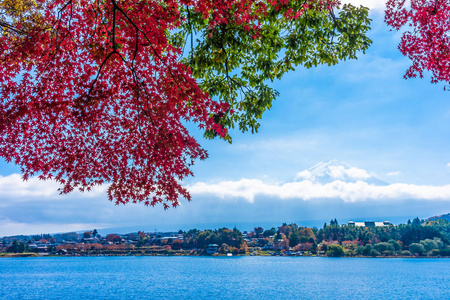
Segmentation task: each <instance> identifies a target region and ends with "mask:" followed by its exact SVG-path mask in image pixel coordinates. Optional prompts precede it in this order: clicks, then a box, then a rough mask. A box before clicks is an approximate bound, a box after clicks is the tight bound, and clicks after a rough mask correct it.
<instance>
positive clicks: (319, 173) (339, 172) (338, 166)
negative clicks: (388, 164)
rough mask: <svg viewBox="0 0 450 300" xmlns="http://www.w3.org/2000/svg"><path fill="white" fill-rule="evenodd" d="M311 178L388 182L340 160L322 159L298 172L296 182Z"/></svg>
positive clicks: (331, 180)
mask: <svg viewBox="0 0 450 300" xmlns="http://www.w3.org/2000/svg"><path fill="white" fill-rule="evenodd" d="M305 180H309V181H311V182H313V183H320V184H327V183H331V182H334V181H342V182H346V183H352V182H358V181H363V182H366V183H368V184H371V185H377V186H383V185H388V183H386V182H384V181H382V180H381V179H379V178H378V177H377V176H376V175H374V174H371V173H369V172H367V171H366V170H363V169H358V168H355V167H352V166H350V165H348V164H346V163H345V162H342V161H338V160H335V159H333V160H329V161H322V162H320V163H318V164H316V165H315V166H313V167H311V168H309V169H308V170H304V171H302V172H299V173H297V175H296V176H295V178H294V181H295V182H300V181H305Z"/></svg>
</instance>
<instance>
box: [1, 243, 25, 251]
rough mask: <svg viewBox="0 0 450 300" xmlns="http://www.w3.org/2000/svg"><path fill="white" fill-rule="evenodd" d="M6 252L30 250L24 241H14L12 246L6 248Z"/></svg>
mask: <svg viewBox="0 0 450 300" xmlns="http://www.w3.org/2000/svg"><path fill="white" fill-rule="evenodd" d="M6 252H9V253H24V252H28V246H27V245H26V244H25V243H23V242H18V241H14V242H13V243H12V246H10V247H8V248H7V249H6Z"/></svg>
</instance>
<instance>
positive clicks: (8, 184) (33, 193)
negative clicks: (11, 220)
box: [0, 174, 107, 201]
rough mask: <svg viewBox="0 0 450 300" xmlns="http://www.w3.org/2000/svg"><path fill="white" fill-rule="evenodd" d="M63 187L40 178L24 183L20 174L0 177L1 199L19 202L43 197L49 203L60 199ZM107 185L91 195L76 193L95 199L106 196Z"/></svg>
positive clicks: (95, 189) (31, 178)
mask: <svg viewBox="0 0 450 300" xmlns="http://www.w3.org/2000/svg"><path fill="white" fill-rule="evenodd" d="M60 187H61V185H60V184H58V183H57V182H56V181H53V180H46V181H43V180H39V179H38V177H36V176H33V177H30V178H29V179H28V180H27V181H24V180H23V179H22V177H21V175H19V174H11V175H8V176H0V197H13V198H17V200H20V199H25V198H27V197H41V199H43V200H46V201H49V200H55V199H59V198H60V195H59V192H58V188H60ZM106 189H107V185H104V186H97V187H94V188H93V189H92V191H91V192H89V193H83V194H81V193H79V192H75V193H74V194H77V195H78V196H81V195H82V196H81V197H95V196H98V195H99V194H104V193H105V191H106Z"/></svg>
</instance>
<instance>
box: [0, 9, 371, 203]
mask: <svg viewBox="0 0 450 300" xmlns="http://www.w3.org/2000/svg"><path fill="white" fill-rule="evenodd" d="M336 5H338V1H335V0H307V1H297V2H290V1H288V0H265V1H256V0H229V1H223V0H208V1H206V0H164V1H159V0H36V1H31V0H18V1H10V0H0V10H1V14H0V29H1V33H2V35H1V36H0V84H1V86H0V89H1V100H0V156H2V157H4V158H5V159H6V160H7V161H8V162H10V161H12V162H14V163H16V164H18V165H20V166H21V167H22V172H23V177H24V179H25V180H26V179H27V178H29V177H30V176H33V175H39V178H40V179H44V180H45V179H53V180H56V181H57V182H59V183H61V184H62V185H63V187H62V188H61V193H64V194H65V193H69V192H71V191H72V190H74V189H79V190H81V191H85V190H90V189H91V188H92V187H93V186H95V185H102V184H109V188H108V197H109V199H110V200H112V201H115V202H116V204H119V203H127V202H134V203H136V202H142V203H144V204H146V205H155V204H157V203H162V204H163V206H164V208H168V207H169V205H172V206H174V207H175V206H177V205H178V204H179V202H178V199H179V198H180V196H181V197H184V198H187V199H188V200H189V199H190V195H189V193H188V192H187V190H186V189H185V188H183V187H182V186H181V184H180V181H181V180H182V179H183V178H185V177H186V176H189V175H191V174H192V173H191V170H190V166H191V165H192V164H193V162H194V161H195V160H196V159H205V158H206V157H207V153H206V151H205V150H204V149H202V148H201V147H200V145H199V144H198V143H197V141H196V140H195V139H194V138H193V137H192V136H191V135H190V134H189V132H188V130H187V129H186V127H185V126H184V125H185V124H186V122H193V123H196V124H198V126H199V127H200V128H202V129H204V130H206V131H209V133H211V132H212V133H213V135H219V136H220V137H222V138H225V137H226V136H227V130H226V128H225V126H230V125H229V124H225V125H221V124H222V123H221V122H220V117H221V116H224V115H227V116H230V115H232V114H233V111H232V109H231V107H230V104H228V103H226V102H227V101H228V100H227V99H225V98H223V99H222V100H223V101H224V102H221V101H214V100H212V99H211V97H210V96H209V95H208V94H207V93H206V92H205V91H204V90H202V89H201V88H200V87H199V84H198V82H197V81H196V80H195V79H194V77H193V75H192V74H193V73H192V70H191V69H189V68H188V67H187V66H186V64H183V63H181V62H180V60H181V59H182V57H183V51H182V47H180V46H179V45H180V43H177V42H175V41H174V40H171V38H172V37H170V36H171V34H172V33H177V31H178V32H180V28H181V27H182V24H186V22H189V23H190V22H191V21H192V20H190V19H189V20H186V15H189V14H190V13H191V14H192V12H195V13H196V17H195V18H196V19H193V21H196V22H197V24H200V23H201V24H203V25H204V24H206V26H207V28H208V30H209V34H210V36H211V37H212V36H213V33H214V30H215V28H219V27H220V28H222V30H224V26H222V25H224V24H227V23H231V24H232V26H230V27H232V28H238V27H239V28H241V29H243V30H244V31H242V30H240V34H242V32H245V33H248V36H249V37H250V39H249V40H253V39H255V40H256V39H258V38H259V37H260V35H259V32H260V31H259V26H260V24H259V21H258V20H259V18H260V17H261V16H267V15H268V14H267V11H270V12H271V15H270V17H271V18H273V19H274V23H277V24H278V23H280V22H278V21H279V19H282V18H285V19H287V20H288V22H285V23H286V26H291V25H292V22H290V20H294V19H297V18H299V16H300V15H301V14H303V13H305V18H304V20H303V21H302V22H304V24H307V22H310V23H311V24H307V25H308V26H310V27H311V28H313V29H311V30H315V31H313V32H316V33H317V34H315V35H314V37H315V39H316V40H314V43H322V44H321V45H320V47H317V48H316V47H306V46H307V45H303V44H302V46H301V47H303V48H301V47H300V46H299V45H298V44H300V43H297V42H296V40H295V38H296V37H297V35H295V32H294V31H293V33H292V34H291V36H289V37H286V40H288V41H289V43H288V45H289V47H290V49H291V50H290V52H289V53H290V55H291V56H292V59H295V61H294V62H295V63H296V64H298V63H305V64H308V65H309V66H311V65H317V63H318V62H319V63H328V64H335V63H337V59H345V58H347V57H350V58H354V57H355V52H356V51H358V50H364V49H366V48H367V47H368V45H369V44H370V43H369V41H368V39H366V38H365V36H364V34H363V33H364V32H365V31H366V30H367V28H368V26H367V24H366V23H367V22H368V19H367V13H366V11H365V10H364V9H362V8H361V9H359V10H358V9H354V8H351V7H344V11H343V13H342V14H341V16H340V18H338V17H336V16H335V15H334V14H333V13H332V9H333V7H335V6H336ZM291 6H292V7H294V8H295V9H293V8H292V7H291ZM269 8H270V9H269ZM306 10H311V11H312V13H311V14H309V15H308V16H306ZM319 10H320V11H322V15H320V14H319V13H318V11H319ZM182 11H183V13H182ZM277 13H280V14H281V16H278V15H277ZM5 16H6V17H5ZM198 16H200V17H198ZM321 16H325V17H323V18H322V17H321ZM320 18H322V19H320ZM320 20H322V21H320ZM319 21H320V22H319ZM302 24H303V23H302ZM318 24H319V25H318ZM361 24H363V26H362V25H361ZM203 25H202V26H203ZM320 26H323V27H324V28H322V29H323V30H322V31H321V28H320ZM266 27H267V26H266ZM291 27H292V26H291ZM297 27H298V28H297ZM297 27H295V28H294V27H292V28H294V29H296V30H300V29H299V28H303V29H301V30H304V29H305V28H306V25H305V26H303V25H302V26H297ZM266 29H267V28H266ZM195 30H196V29H195V26H191V27H190V31H191V37H192V32H193V31H195ZM358 30H359V31H361V32H362V34H360V33H359V32H358ZM266 31H267V32H269V33H270V32H271V31H270V30H266ZM277 32H278V31H277ZM280 32H282V31H281V30H280ZM302 32H303V31H302ZM306 33H307V34H311V33H310V31H308V30H306V31H305V34H306ZM216 35H217V34H216ZM230 35H232V33H230ZM338 35H339V36H340V38H339V39H338V38H337V36H338ZM322 36H323V38H322ZM335 36H336V38H335ZM183 38H184V37H183ZM265 38H266V39H268V40H269V39H271V38H272V37H271V36H270V35H268V36H266V37H265ZM327 38H329V39H330V41H328V40H327ZM333 38H335V39H333ZM272 40H273V38H272ZM184 44H185V43H184ZM280 45H281V44H280ZM208 47H209V46H208ZM333 47H335V48H333ZM222 48H223V47H222ZM304 48H307V49H308V51H312V52H313V55H309V54H308V55H307V54H304V55H303V56H305V57H304V58H303V57H296V55H301V54H302V53H303V52H302V51H303V50H302V49H304ZM299 49H300V50H302V51H300V50H299ZM247 50H248V49H247ZM294 50H295V51H294ZM297 50H298V51H297ZM258 51H259V50H258ZM277 51H280V49H278V50H277ZM296 51H297V52H298V54H297V52H296ZM216 52H217V53H216V55H222V54H221V53H219V52H220V51H216ZM224 52H225V51H224ZM269 52H270V51H269ZM275 53H276V52H275ZM235 56H236V55H235ZM272 56H276V55H272ZM268 57H271V56H270V55H268ZM308 59H311V61H309V60H308ZM227 62H228V61H227ZM197 63H198V62H197ZM256 63H259V65H261V66H260V67H261V68H263V67H264V68H265V69H264V70H263V72H262V75H253V76H259V77H258V78H259V79H258V80H259V81H261V82H262V81H264V80H265V78H270V79H272V78H273V77H275V75H273V76H268V75H267V74H268V73H269V72H270V70H271V69H274V66H272V64H270V63H266V61H261V62H260V61H256V62H255V64H256ZM277 66H278V67H280V68H281V67H283V68H284V69H286V70H288V69H292V67H291V66H290V62H289V59H287V58H286V60H285V61H284V62H279V63H278V65H277ZM226 67H227V68H226V72H227V76H228V64H226ZM230 67H231V66H230ZM234 67H235V68H236V66H234ZM278 67H277V68H278ZM206 68H208V66H206ZM220 68H221V69H223V66H222V67H220ZM266 69H267V70H266ZM246 72H247V77H248V78H250V79H252V77H250V75H251V74H252V72H251V71H249V70H246ZM283 72H284V71H283ZM208 74H209V73H208ZM249 74H250V75H249ZM276 76H281V75H276ZM227 78H228V79H229V80H231V79H233V78H231V76H228V77H227ZM230 78H231V79H230ZM250 79H248V80H247V81H248V84H253V85H256V84H255V82H259V81H257V80H253V79H252V80H250ZM233 81H235V82H236V80H235V79H233ZM239 82H241V84H242V82H244V81H243V80H241V81H239ZM260 89H261V93H263V94H264V95H266V98H270V97H272V96H270V95H272V94H274V93H272V94H270V93H269V92H267V91H268V90H269V89H267V88H265V87H263V88H260ZM230 93H234V91H231V92H230ZM269 94H270V95H269ZM267 95H269V96H267ZM252 99H253V98H252ZM252 101H253V100H252ZM254 101H255V103H259V102H262V103H263V104H264V105H265V106H267V107H270V102H268V103H265V101H259V100H258V99H256V100H254ZM228 102H229V103H232V104H233V103H234V102H233V101H228ZM266 102H267V101H266ZM249 103H250V102H249ZM245 105H246V107H248V110H249V111H251V110H253V114H254V115H256V116H258V117H259V116H260V114H262V110H261V109H254V107H252V106H251V105H249V104H248V103H246V104H245ZM250 121H252V120H250ZM223 124H224V123H223Z"/></svg>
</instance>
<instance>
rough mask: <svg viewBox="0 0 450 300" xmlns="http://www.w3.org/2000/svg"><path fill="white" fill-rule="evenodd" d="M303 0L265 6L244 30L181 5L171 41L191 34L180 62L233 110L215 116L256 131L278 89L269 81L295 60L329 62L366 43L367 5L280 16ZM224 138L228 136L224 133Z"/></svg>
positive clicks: (347, 56)
mask: <svg viewBox="0 0 450 300" xmlns="http://www.w3.org/2000/svg"><path fill="white" fill-rule="evenodd" d="M303 4H304V1H299V0H291V1H288V2H286V5H283V6H281V8H278V9H275V7H274V6H269V8H268V11H267V13H264V14H261V15H259V16H258V20H257V22H256V21H255V23H254V24H253V25H254V26H256V27H254V28H253V29H250V30H249V29H248V28H245V26H242V25H238V24H236V23H235V22H227V23H222V24H220V25H219V26H215V27H214V28H210V27H208V21H207V20H205V19H204V18H203V17H202V15H201V13H199V12H195V11H192V10H189V9H188V8H186V9H185V11H182V13H183V14H184V15H185V17H186V19H187V22H185V23H184V25H183V26H182V28H181V30H180V31H179V32H176V33H174V34H173V37H172V39H173V43H174V44H177V43H179V44H180V45H181V44H182V43H183V40H184V37H185V36H191V43H190V52H189V54H188V55H186V56H185V58H184V60H183V61H182V62H183V63H185V64H186V65H188V66H189V67H190V68H191V70H192V72H193V75H194V77H195V78H196V79H197V81H198V83H199V85H200V87H201V88H202V89H203V90H204V91H206V92H207V93H208V94H209V95H210V96H211V97H213V98H217V99H220V100H222V101H225V102H227V103H229V104H230V108H231V109H233V110H234V111H235V113H234V114H231V113H229V114H226V115H220V116H219V115H218V116H216V117H217V118H216V122H218V123H220V124H222V125H224V126H226V127H231V128H234V127H235V125H236V124H237V126H238V128H239V130H241V131H247V130H251V131H252V132H257V131H258V128H259V126H260V124H259V123H258V119H260V118H261V116H262V114H263V113H264V111H265V110H267V109H270V108H271V106H272V102H273V100H275V98H276V97H277V96H278V94H279V93H278V92H277V91H276V90H274V89H273V88H272V87H271V86H270V82H272V81H274V80H275V79H281V78H282V77H283V75H284V74H286V73H287V72H289V71H292V70H295V67H296V66H303V67H306V68H311V67H313V66H314V67H315V66H318V65H321V64H325V65H328V66H331V65H335V64H337V63H338V62H339V61H340V60H346V59H356V58H357V53H358V52H359V51H362V52H364V51H365V50H366V49H367V48H368V47H369V46H370V44H371V43H372V41H371V40H370V39H369V38H368V37H367V36H366V33H367V32H368V30H369V29H370V27H369V24H370V21H371V20H370V19H369V17H368V12H369V10H368V8H365V7H362V6H361V7H359V8H356V7H354V6H351V5H344V6H343V7H342V9H340V10H339V11H338V12H337V15H335V12H334V11H329V10H327V9H326V8H325V7H324V8H319V7H318V6H315V7H310V8H306V10H304V12H303V13H302V14H300V16H299V17H298V18H297V19H295V18H293V19H291V18H287V17H285V13H286V12H287V11H288V10H289V9H292V10H293V11H294V12H297V11H300V10H302V8H303V9H305V8H304V7H303V6H302V5H303ZM258 23H259V24H258ZM258 26H259V29H258ZM250 27H252V26H250ZM194 36H195V42H194V41H193V38H194ZM188 45H189V43H188ZM205 136H206V137H208V138H213V137H214V136H215V134H214V133H213V132H212V131H207V132H206V133H205ZM227 139H228V140H229V141H231V138H230V137H229V136H227Z"/></svg>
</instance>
